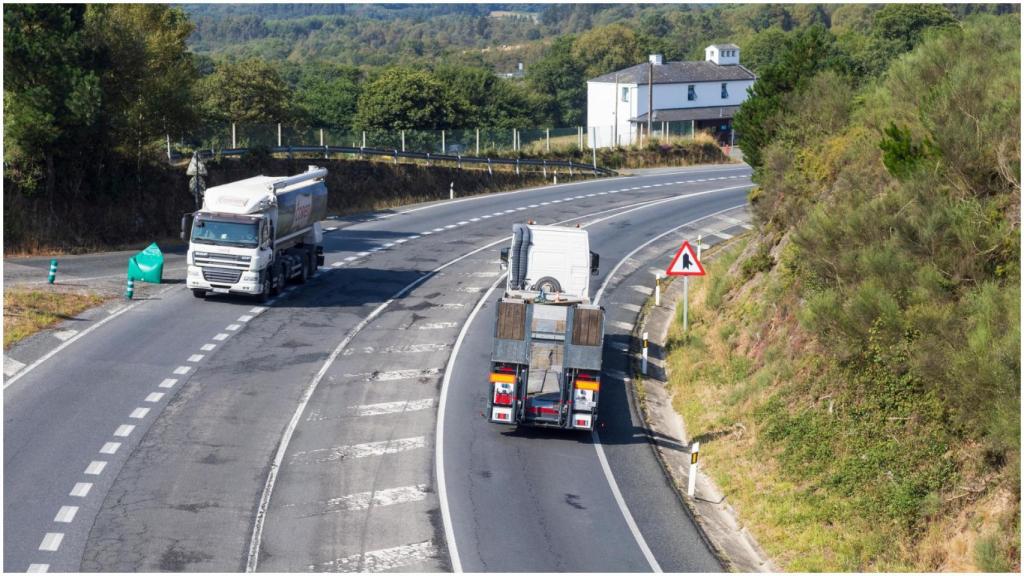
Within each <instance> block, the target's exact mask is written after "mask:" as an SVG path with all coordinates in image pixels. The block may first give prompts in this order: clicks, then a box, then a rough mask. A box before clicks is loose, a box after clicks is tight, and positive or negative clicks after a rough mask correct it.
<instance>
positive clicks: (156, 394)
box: [146, 392, 164, 402]
mask: <svg viewBox="0 0 1024 576" xmlns="http://www.w3.org/2000/svg"><path fill="white" fill-rule="evenodd" d="M163 397H164V393H163V392H153V393H151V394H150V395H149V396H146V402H159V401H160V399H161V398H163Z"/></svg>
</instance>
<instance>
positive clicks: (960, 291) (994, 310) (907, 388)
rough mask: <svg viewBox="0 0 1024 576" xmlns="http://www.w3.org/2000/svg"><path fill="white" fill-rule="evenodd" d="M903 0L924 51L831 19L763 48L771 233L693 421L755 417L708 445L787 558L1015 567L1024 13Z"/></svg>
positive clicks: (707, 313) (748, 109) (716, 347)
mask: <svg viewBox="0 0 1024 576" xmlns="http://www.w3.org/2000/svg"><path fill="white" fill-rule="evenodd" d="M899 11H900V13H902V14H903V15H910V14H912V15H913V16H914V18H915V19H916V20H913V21H916V22H917V23H919V24H921V26H920V28H919V29H917V30H916V31H915V32H914V33H912V34H907V35H905V36H904V37H905V38H906V39H907V40H908V42H907V44H906V45H905V46H907V47H910V48H912V51H910V52H907V53H905V54H903V55H901V56H899V57H898V58H896V59H894V60H892V61H890V62H888V63H886V64H884V65H879V66H877V67H876V68H874V69H867V70H866V72H868V73H867V74H859V73H851V70H858V68H857V67H856V65H855V64H856V63H851V61H850V60H849V59H848V58H847V55H846V54H844V52H843V50H842V49H841V47H840V46H839V45H838V44H837V40H836V39H835V38H833V37H832V36H831V35H829V34H828V33H827V32H826V31H825V30H823V29H821V28H814V27H811V28H807V29H804V30H800V31H796V32H795V33H792V34H790V35H787V36H785V37H784V38H783V39H782V41H781V42H779V43H778V45H777V46H776V51H775V53H774V54H773V55H772V57H771V58H770V59H769V60H768V61H767V62H766V63H765V65H764V66H763V68H762V72H761V76H760V79H759V81H758V84H757V85H756V86H755V89H754V91H753V94H752V96H751V97H750V99H749V100H748V101H747V102H746V103H745V104H744V105H743V108H742V109H741V114H740V116H739V117H738V118H737V120H736V121H737V125H738V126H742V127H743V128H745V129H746V130H747V134H748V136H749V138H748V139H747V140H746V141H745V147H744V152H745V153H746V155H747V159H748V161H750V162H751V163H752V165H753V166H754V167H755V181H756V183H757V184H758V186H757V188H756V189H755V190H754V192H752V194H751V201H752V207H753V211H754V213H755V216H756V221H757V232H758V233H757V234H756V235H755V236H754V237H752V238H751V239H750V240H749V243H748V244H747V245H746V249H745V250H743V251H742V252H739V253H736V252H734V253H732V254H731V255H730V256H728V258H732V259H734V260H733V261H732V262H733V264H732V265H731V266H727V267H726V268H724V269H720V270H717V271H716V272H717V274H718V276H719V277H717V278H715V279H713V284H711V287H710V288H708V290H707V292H706V294H705V298H706V300H705V305H706V308H705V309H702V310H700V311H699V312H698V314H697V317H698V318H700V320H699V321H697V322H695V328H696V332H695V334H694V343H695V344H697V343H699V344H697V345H695V346H694V347H693V348H690V349H688V348H686V347H680V348H679V349H680V351H681V353H682V354H684V355H687V356H686V359H682V358H680V363H681V364H682V365H685V366H688V367H692V369H688V370H687V372H686V375H685V378H686V382H685V383H683V382H680V383H679V386H681V387H682V388H680V389H679V390H678V393H679V395H680V398H694V397H695V396H696V395H699V394H707V395H710V397H707V396H705V397H704V398H702V399H699V400H697V401H694V402H690V401H689V400H685V401H684V402H685V403H687V404H699V406H690V407H689V408H685V409H684V411H689V413H690V414H692V416H693V417H692V418H689V417H688V422H687V423H688V426H691V425H692V426H695V427H696V428H697V432H695V433H701V432H704V431H705V429H704V428H702V427H701V426H708V427H709V429H710V430H709V431H713V430H715V429H717V428H718V427H721V426H731V425H733V423H735V422H742V423H745V426H746V430H747V432H748V436H747V437H746V438H745V439H744V440H743V441H742V442H736V441H731V442H725V443H720V444H719V446H714V445H712V446H711V447H709V448H708V449H709V450H710V452H709V461H713V460H715V459H718V460H724V461H728V462H729V466H728V470H727V471H722V473H721V474H720V478H721V480H722V481H723V482H724V483H726V485H727V486H728V487H730V489H731V490H727V492H728V494H729V497H730V499H734V502H739V506H740V507H741V508H742V509H743V510H744V511H745V512H744V514H745V516H746V517H747V518H750V519H752V520H754V523H755V524H756V526H752V530H753V532H754V533H755V534H760V535H761V536H762V537H763V538H762V543H764V544H765V545H766V546H767V547H768V548H769V549H770V550H771V551H772V553H773V556H774V557H776V558H777V559H779V561H780V562H781V563H782V564H783V567H784V568H785V569H787V570H793V571H903V570H911V571H972V570H978V571H985V572H988V571H995V572H1007V571H1015V570H1019V569H1020V563H1019V558H1020V556H1019V555H1020V498H1021V495H1020V469H1021V468H1020V466H1021V462H1020V448H1021V447H1020V434H1021V429H1020V414H1021V412H1020V410H1021V405H1020V398H1021V397H1020V383H1021V373H1020V345H1021V344H1020V304H1021V293H1020V274H1021V269H1020V258H1021V255H1020V238H1021V230H1020V215H1021V204H1020V178H1021V164H1020V145H1021V134H1020V123H1021V118H1020V102H1021V85H1020V68H1021V59H1020V58H1021V44H1020V38H1021V36H1020V34H1021V30H1020V18H1019V16H1018V15H1010V16H999V17H997V16H992V15H981V16H973V17H971V18H967V19H966V20H964V21H963V22H957V21H955V20H954V19H953V18H951V16H950V15H949V14H946V13H943V12H942V11H941V10H936V9H935V8H929V7H913V8H912V7H910V6H906V7H901V8H900V9H899ZM878 21H879V19H878V18H877V17H876V19H875V22H876V24H877V23H878ZM903 21H904V23H906V22H910V21H912V20H906V19H904V20H903ZM868 62H871V61H868ZM851 64H854V65H853V66H851ZM873 70H881V71H880V72H873ZM726 270H729V271H728V272H727V271H726ZM709 351H710V352H709ZM705 390H714V392H705ZM702 406H703V407H705V408H706V407H708V406H712V408H706V409H704V408H701V407H702ZM709 413H710V414H709ZM703 448H704V447H702V451H703ZM716 450H721V451H720V452H716ZM769 467H770V468H771V470H773V472H771V473H770V474H767V475H766V472H765V471H766V469H768V468H769ZM753 486H764V488H763V490H761V489H752V487H753Z"/></svg>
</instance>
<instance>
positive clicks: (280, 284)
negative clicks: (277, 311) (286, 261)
mask: <svg viewBox="0 0 1024 576" xmlns="http://www.w3.org/2000/svg"><path fill="white" fill-rule="evenodd" d="M283 289H284V271H283V270H281V266H275V267H274V278H273V280H272V281H271V286H270V295H271V296H277V295H278V294H280V293H281V290H283Z"/></svg>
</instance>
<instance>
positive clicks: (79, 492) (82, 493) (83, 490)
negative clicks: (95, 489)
mask: <svg viewBox="0 0 1024 576" xmlns="http://www.w3.org/2000/svg"><path fill="white" fill-rule="evenodd" d="M89 490H92V482H76V483H75V487H74V488H72V489H71V494H70V495H71V496H74V497H75V498H85V497H86V496H88V495H89Z"/></svg>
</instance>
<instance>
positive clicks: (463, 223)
mask: <svg viewBox="0 0 1024 576" xmlns="http://www.w3.org/2000/svg"><path fill="white" fill-rule="evenodd" d="M466 224H469V220H461V221H459V223H458V224H456V226H465V225H466Z"/></svg>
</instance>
